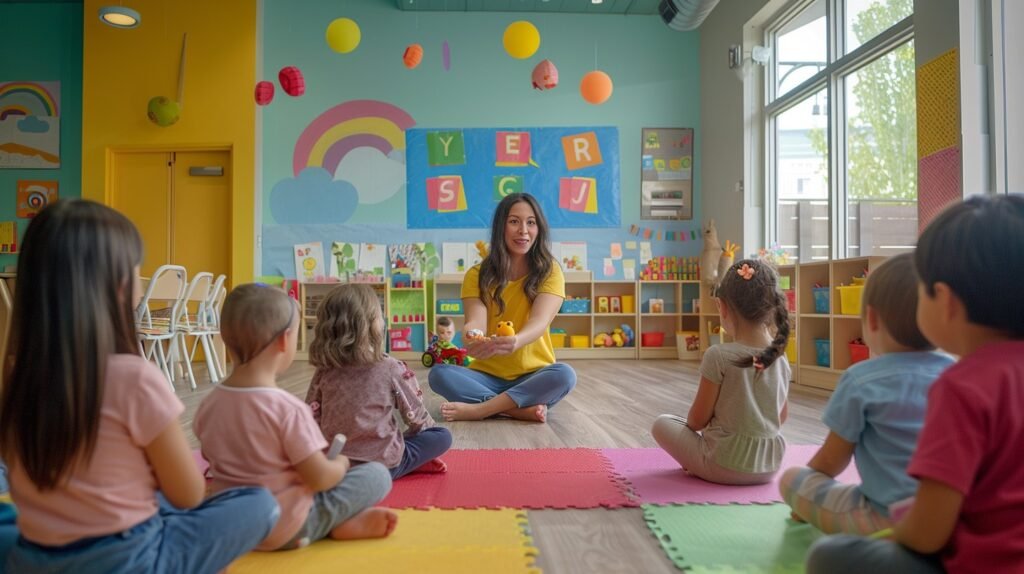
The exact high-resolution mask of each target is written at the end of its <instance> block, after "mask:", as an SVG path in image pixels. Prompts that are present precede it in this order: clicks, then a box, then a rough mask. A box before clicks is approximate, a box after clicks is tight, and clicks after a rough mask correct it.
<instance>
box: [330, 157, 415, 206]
mask: <svg viewBox="0 0 1024 574" xmlns="http://www.w3.org/2000/svg"><path fill="white" fill-rule="evenodd" d="M334 177H336V178H337V179H339V180H345V181H347V182H349V183H351V184H352V185H353V186H354V187H355V188H356V191H357V192H359V203H380V202H382V201H386V200H388V199H390V198H391V197H392V196H393V195H395V194H396V193H398V192H399V191H401V190H403V189H405V150H392V151H391V153H389V154H388V155H384V154H382V153H381V152H380V150H378V149H375V148H372V147H359V148H356V149H354V150H352V151H350V152H348V154H346V155H345V157H344V158H343V159H342V160H341V163H339V164H338V169H337V170H336V171H335V172H334Z"/></svg>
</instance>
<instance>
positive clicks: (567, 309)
mask: <svg viewBox="0 0 1024 574" xmlns="http://www.w3.org/2000/svg"><path fill="white" fill-rule="evenodd" d="M559 312H560V313H589V312H590V299H566V300H565V301H562V308H561V309H559Z"/></svg>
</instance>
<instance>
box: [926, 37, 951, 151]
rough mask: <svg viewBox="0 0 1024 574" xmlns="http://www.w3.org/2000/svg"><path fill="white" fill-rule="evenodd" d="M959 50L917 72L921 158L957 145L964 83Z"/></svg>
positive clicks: (940, 57) (942, 56) (929, 63)
mask: <svg viewBox="0 0 1024 574" xmlns="http://www.w3.org/2000/svg"><path fill="white" fill-rule="evenodd" d="M958 66H959V57H958V52H957V50H956V48H954V49H952V50H950V51H948V52H946V53H945V54H943V55H941V56H939V57H938V58H935V59H934V60H932V61H930V62H928V63H926V64H924V65H923V66H921V67H920V68H918V69H917V157H918V158H923V157H928V156H930V155H931V154H933V153H935V152H937V151H939V150H943V149H946V148H948V147H951V146H954V145H957V144H958V143H959V141H960V140H959V137H960V79H959V73H958V70H959V67H958Z"/></svg>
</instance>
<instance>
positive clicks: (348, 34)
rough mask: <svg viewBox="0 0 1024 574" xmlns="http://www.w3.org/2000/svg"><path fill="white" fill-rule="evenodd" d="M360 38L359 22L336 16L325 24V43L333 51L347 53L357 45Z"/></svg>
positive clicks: (361, 36)
mask: <svg viewBox="0 0 1024 574" xmlns="http://www.w3.org/2000/svg"><path fill="white" fill-rule="evenodd" d="M362 38H363V35H362V32H360V31H359V24H356V21H355V20H352V19H350V18H338V19H337V20H334V21H333V22H331V23H330V24H328V25H327V45H328V46H330V47H331V49H332V50H334V51H335V52H339V53H341V54H348V53H349V52H351V51H353V50H355V49H356V48H357V47H359V40H361V39H362Z"/></svg>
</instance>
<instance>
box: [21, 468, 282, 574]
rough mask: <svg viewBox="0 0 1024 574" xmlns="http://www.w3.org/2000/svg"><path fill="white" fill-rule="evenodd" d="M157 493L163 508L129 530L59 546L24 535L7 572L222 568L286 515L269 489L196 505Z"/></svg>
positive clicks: (230, 493)
mask: <svg viewBox="0 0 1024 574" xmlns="http://www.w3.org/2000/svg"><path fill="white" fill-rule="evenodd" d="M157 498H158V499H159V501H160V509H159V511H158V512H157V513H156V514H154V515H153V517H152V518H150V519H149V520H146V521H143V522H141V523H139V524H137V525H135V526H133V527H131V528H129V529H128V530H125V531H123V532H118V533H116V534H109V535H106V536H98V537H95V538H86V539H83V540H78V541H75V542H72V543H70V544H67V545H65V546H59V547H52V546H40V545H38V544H34V543H32V542H30V541H28V540H26V539H25V538H24V537H21V538H19V539H18V542H17V544H15V546H14V548H13V549H12V550H11V553H10V554H9V555H8V556H7V571H8V572H47V573H49V572H75V573H76V574H92V573H96V574H100V573H129V572H131V573H135V572H138V573H140V574H141V573H150V572H153V573H162V572H168V573H170V572H190V573H192V572H196V573H199V572H210V573H213V572H219V571H220V570H223V569H224V568H226V567H227V565H228V564H230V563H231V562H232V561H233V560H234V559H235V558H237V557H239V556H241V555H242V554H245V553H246V552H248V551H250V550H252V549H253V548H254V547H255V546H256V545H257V544H259V543H260V541H262V540H263V539H264V538H266V536H267V535H268V534H270V531H271V529H273V527H274V525H275V524H276V523H277V519H278V517H279V516H280V514H281V511H280V509H279V508H278V506H277V501H276V500H274V496H273V495H272V494H270V491H268V490H267V489H265V488H249V487H245V488H233V489H230V490H225V491H223V492H220V493H218V494H215V495H213V496H211V497H210V498H207V499H206V500H204V501H203V503H202V504H200V505H199V506H197V507H196V508H193V509H190V510H179V509H177V508H175V507H173V506H171V505H170V504H169V503H168V502H167V500H166V499H164V498H163V496H158V497H157Z"/></svg>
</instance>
